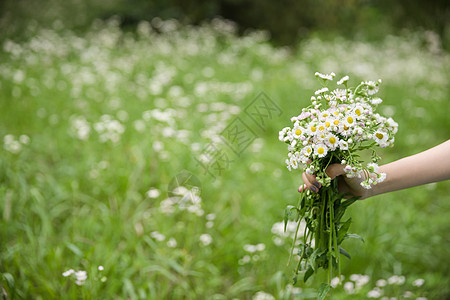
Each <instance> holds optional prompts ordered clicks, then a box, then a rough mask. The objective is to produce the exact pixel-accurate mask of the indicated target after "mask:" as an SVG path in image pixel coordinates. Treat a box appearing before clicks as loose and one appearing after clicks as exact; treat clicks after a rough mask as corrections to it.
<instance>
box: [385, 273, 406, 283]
mask: <svg viewBox="0 0 450 300" xmlns="http://www.w3.org/2000/svg"><path fill="white" fill-rule="evenodd" d="M388 283H389V284H396V285H402V284H404V283H405V276H398V275H393V276H391V277H389V278H388Z"/></svg>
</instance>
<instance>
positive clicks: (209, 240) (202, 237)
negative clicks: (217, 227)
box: [199, 233, 213, 246]
mask: <svg viewBox="0 0 450 300" xmlns="http://www.w3.org/2000/svg"><path fill="white" fill-rule="evenodd" d="M199 239H200V242H201V243H202V244H203V246H208V245H209V244H211V243H212V241H213V239H212V237H211V235H210V234H208V233H204V234H202V235H200V238H199Z"/></svg>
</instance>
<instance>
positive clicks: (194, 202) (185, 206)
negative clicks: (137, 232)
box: [160, 186, 205, 217]
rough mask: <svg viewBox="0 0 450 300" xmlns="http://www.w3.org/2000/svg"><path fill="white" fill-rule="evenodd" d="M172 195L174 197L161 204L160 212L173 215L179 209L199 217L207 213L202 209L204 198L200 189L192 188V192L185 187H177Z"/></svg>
mask: <svg viewBox="0 0 450 300" xmlns="http://www.w3.org/2000/svg"><path fill="white" fill-rule="evenodd" d="M172 193H173V194H174V196H173V197H169V198H167V199H164V200H163V201H161V203H160V210H161V212H162V213H164V214H172V213H174V212H175V211H176V209H179V210H181V211H184V210H187V211H188V212H190V213H193V214H195V215H197V216H199V217H200V216H203V214H204V213H205V212H204V210H203V209H202V205H201V204H202V198H201V197H200V195H199V194H200V190H199V189H198V187H192V188H191V189H190V190H189V189H187V188H186V187H184V186H178V187H176V188H175V189H174V190H173V191H172Z"/></svg>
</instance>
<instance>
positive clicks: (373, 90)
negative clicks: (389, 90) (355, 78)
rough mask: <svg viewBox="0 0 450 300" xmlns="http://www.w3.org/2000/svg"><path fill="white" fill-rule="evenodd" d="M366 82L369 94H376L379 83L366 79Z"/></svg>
mask: <svg viewBox="0 0 450 300" xmlns="http://www.w3.org/2000/svg"><path fill="white" fill-rule="evenodd" d="M364 84H365V85H366V87H367V93H368V94H369V95H374V94H376V93H378V84H376V83H375V82H373V81H366V82H364Z"/></svg>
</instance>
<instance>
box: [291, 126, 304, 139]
mask: <svg viewBox="0 0 450 300" xmlns="http://www.w3.org/2000/svg"><path fill="white" fill-rule="evenodd" d="M292 133H293V136H294V137H296V138H300V136H301V135H302V134H304V133H305V128H303V127H301V126H298V125H297V126H294V128H293V129H292Z"/></svg>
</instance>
